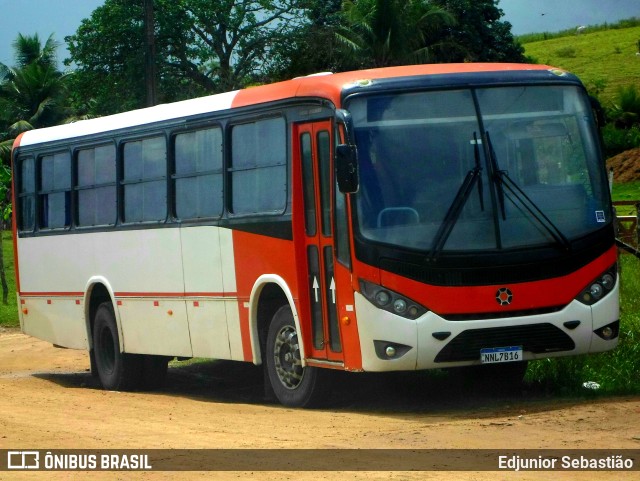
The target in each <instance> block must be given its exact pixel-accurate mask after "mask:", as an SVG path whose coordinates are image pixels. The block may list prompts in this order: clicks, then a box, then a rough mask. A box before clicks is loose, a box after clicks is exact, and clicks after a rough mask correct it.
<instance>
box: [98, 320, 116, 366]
mask: <svg viewBox="0 0 640 481" xmlns="http://www.w3.org/2000/svg"><path fill="white" fill-rule="evenodd" d="M99 339H100V349H98V353H99V359H100V364H101V367H102V368H103V370H104V371H105V372H106V373H112V372H113V369H114V367H115V364H116V348H115V345H114V339H113V336H112V335H111V331H110V330H109V329H108V328H106V327H105V328H103V329H102V330H101V331H100V336H99Z"/></svg>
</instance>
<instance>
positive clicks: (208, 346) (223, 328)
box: [180, 226, 237, 359]
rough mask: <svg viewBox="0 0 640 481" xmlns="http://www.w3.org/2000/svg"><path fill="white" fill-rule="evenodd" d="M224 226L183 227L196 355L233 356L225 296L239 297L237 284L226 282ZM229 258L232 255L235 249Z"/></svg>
mask: <svg viewBox="0 0 640 481" xmlns="http://www.w3.org/2000/svg"><path fill="white" fill-rule="evenodd" d="M221 230H222V229H220V228H218V227H211V226H204V227H186V228H181V229H180V237H181V240H182V265H183V268H184V281H185V297H186V302H187V317H188V319H189V331H190V333H191V346H192V349H193V355H194V356H197V357H209V358H216V359H231V350H230V347H229V332H228V329H227V314H226V296H234V297H236V292H235V285H233V286H229V287H232V288H231V290H229V289H228V288H227V287H228V286H225V285H224V282H223V277H222V272H223V262H224V261H223V260H224V259H227V258H229V253H227V252H222V247H221V242H220V233H221ZM229 259H233V251H231V257H230V258H229ZM234 284H235V282H234ZM236 317H237V316H236Z"/></svg>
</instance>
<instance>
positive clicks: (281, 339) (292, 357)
mask: <svg viewBox="0 0 640 481" xmlns="http://www.w3.org/2000/svg"><path fill="white" fill-rule="evenodd" d="M273 357H274V361H275V367H276V373H277V374H278V379H279V380H280V382H281V383H282V385H283V386H284V387H286V388H287V389H296V388H297V387H298V386H299V385H300V383H301V382H302V378H303V377H304V368H303V367H302V361H301V359H300V344H298V334H297V332H296V330H295V328H294V327H293V326H284V327H283V328H282V329H280V330H279V331H278V334H277V335H276V339H275V343H274V349H273Z"/></svg>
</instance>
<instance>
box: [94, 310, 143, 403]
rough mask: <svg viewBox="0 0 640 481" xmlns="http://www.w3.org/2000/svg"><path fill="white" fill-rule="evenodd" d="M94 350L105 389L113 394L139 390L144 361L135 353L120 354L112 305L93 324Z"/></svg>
mask: <svg viewBox="0 0 640 481" xmlns="http://www.w3.org/2000/svg"><path fill="white" fill-rule="evenodd" d="M93 351H94V356H95V365H96V370H97V372H98V377H99V378H100V382H101V383H102V387H103V388H105V389H107V390H110V391H129V390H133V389H136V388H137V387H138V386H139V384H140V381H141V373H142V365H141V361H142V359H141V358H140V356H137V355H135V354H126V353H123V352H120V341H119V337H118V326H117V325H116V318H115V314H114V312H113V306H112V305H111V303H109V302H103V303H102V304H100V306H99V307H98V310H97V311H96V316H95V320H94V324H93Z"/></svg>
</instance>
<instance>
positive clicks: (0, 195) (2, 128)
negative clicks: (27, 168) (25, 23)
mask: <svg viewBox="0 0 640 481" xmlns="http://www.w3.org/2000/svg"><path fill="white" fill-rule="evenodd" d="M13 48H14V51H15V61H16V64H15V65H14V66H13V67H10V66H7V65H5V64H1V63H0V157H1V158H2V164H1V165H0V241H1V240H2V228H3V226H4V222H5V221H7V220H8V219H9V217H10V215H11V201H10V200H9V193H10V189H11V185H10V182H11V173H10V169H9V164H10V157H11V147H12V146H13V142H14V140H15V137H17V136H18V135H19V134H20V133H22V132H25V131H27V130H31V129H34V128H39V127H49V126H52V125H56V124H58V123H60V122H61V121H62V119H64V118H65V117H66V116H67V115H68V113H69V112H68V109H67V103H66V75H65V74H63V73H62V72H60V71H59V70H58V68H57V60H56V50H57V48H58V43H57V42H56V41H55V40H54V38H53V35H51V36H49V38H48V39H47V40H46V41H45V42H44V43H42V41H41V40H40V37H39V36H38V34H35V35H32V36H29V35H22V34H19V35H18V37H17V38H16V40H15V41H14V42H13ZM1 250H2V249H1V248H0V252H1ZM0 287H1V288H2V301H3V303H4V304H6V303H7V298H8V287H7V281H6V278H5V274H4V258H3V257H2V255H0Z"/></svg>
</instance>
